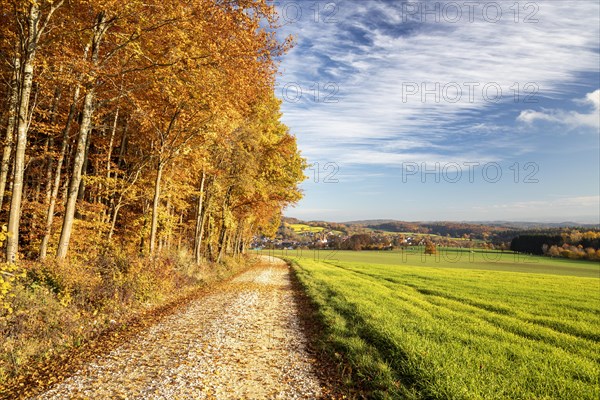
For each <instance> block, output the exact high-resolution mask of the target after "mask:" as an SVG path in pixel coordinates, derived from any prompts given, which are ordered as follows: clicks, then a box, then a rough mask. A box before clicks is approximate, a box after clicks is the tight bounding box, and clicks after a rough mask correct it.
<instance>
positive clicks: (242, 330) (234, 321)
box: [36, 259, 322, 399]
mask: <svg viewBox="0 0 600 400" xmlns="http://www.w3.org/2000/svg"><path fill="white" fill-rule="evenodd" d="M266 261H269V262H268V263H267V264H265V265H264V266H263V267H260V268H255V269H253V270H251V271H248V272H245V273H244V274H242V275H240V276H238V277H237V278H236V279H234V280H233V281H231V282H230V283H229V284H227V285H225V286H224V288H223V290H220V291H219V292H218V293H214V294H210V295H207V296H205V297H202V298H200V299H198V300H196V301H194V302H192V303H191V304H189V305H188V306H187V307H186V308H184V309H183V310H181V311H180V312H178V313H176V314H173V315H171V316H169V317H166V318H165V319H163V320H162V321H161V322H159V323H158V324H156V325H154V326H152V327H151V328H149V329H147V330H146V331H144V332H142V334H140V336H139V337H137V338H135V339H133V340H131V341H129V342H127V343H125V344H123V345H122V346H120V347H118V348H116V349H115V350H113V351H112V352H110V353H109V354H106V355H104V356H102V357H98V358H97V359H96V360H94V361H93V362H91V363H89V364H87V365H86V366H85V367H84V368H83V369H82V370H80V371H78V372H77V373H76V374H74V375H73V376H71V377H70V378H67V379H66V380H64V381H63V382H61V383H60V384H58V385H56V386H54V387H52V388H50V390H48V391H47V392H45V393H43V394H40V395H39V396H37V397H36V398H39V399H64V398H71V399H79V398H81V399H83V398H91V399H105V398H106V399H107V398H112V399H114V398H121V399H189V398H193V399H203V398H209V399H214V398H217V399H240V398H248V399H263V398H269V399H302V398H310V399H313V398H318V397H320V396H321V393H322V391H321V384H320V382H319V380H318V378H317V377H316V375H315V372H314V369H313V365H314V364H315V360H314V359H313V357H312V356H311V355H310V354H308V352H307V350H306V338H305V337H304V335H303V333H302V331H301V329H300V322H299V321H298V317H297V305H296V303H295V301H294V293H293V291H292V288H291V284H290V271H289V268H288V266H287V265H286V264H285V263H284V262H283V261H281V260H278V259H266Z"/></svg>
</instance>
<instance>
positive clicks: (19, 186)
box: [6, 1, 40, 263]
mask: <svg viewBox="0 0 600 400" xmlns="http://www.w3.org/2000/svg"><path fill="white" fill-rule="evenodd" d="M39 19H40V9H39V4H38V3H37V2H35V1H34V2H31V5H30V7H29V18H28V23H29V37H28V38H27V49H26V50H25V51H26V55H25V57H24V60H23V61H24V62H23V76H22V77H21V78H22V79H21V94H20V101H19V120H18V124H17V147H16V150H15V162H14V179H13V184H12V197H11V201H10V213H9V217H8V233H9V235H8V238H7V240H6V261H7V262H9V263H14V262H16V261H17V252H18V250H19V223H20V217H21V201H22V197H23V175H24V171H25V149H26V147H27V128H28V123H29V115H28V113H29V97H30V95H31V87H32V84H33V61H34V59H35V50H36V46H37V39H38V32H37V29H38V23H39Z"/></svg>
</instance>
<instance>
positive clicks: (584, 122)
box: [517, 89, 600, 129]
mask: <svg viewBox="0 0 600 400" xmlns="http://www.w3.org/2000/svg"><path fill="white" fill-rule="evenodd" d="M576 103H579V104H581V105H584V106H588V108H591V110H590V112H588V113H579V112H577V111H565V110H544V111H534V110H524V111H521V114H519V116H518V118H517V119H518V120H519V121H521V122H525V123H528V124H531V123H534V122H535V121H546V122H552V123H558V124H562V125H566V126H568V127H571V128H576V127H580V126H584V127H591V128H596V129H599V128H600V89H597V90H595V91H594V92H592V93H588V94H587V95H586V97H585V98H583V99H580V100H577V101H576Z"/></svg>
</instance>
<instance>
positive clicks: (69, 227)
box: [56, 12, 108, 260]
mask: <svg viewBox="0 0 600 400" xmlns="http://www.w3.org/2000/svg"><path fill="white" fill-rule="evenodd" d="M107 28H108V25H107V22H106V19H105V15H104V13H103V12H101V13H99V14H98V17H97V19H96V24H95V26H94V35H93V37H92V63H93V64H94V66H97V65H98V53H99V50H100V43H101V41H102V37H103V35H104V33H105V32H106V29H107ZM94 84H95V82H94V80H92V83H91V84H90V85H89V87H88V90H87V93H86V94H85V97H84V100H83V114H82V118H81V125H80V127H79V137H78V139H77V149H76V151H75V160H74V161H73V173H72V175H71V183H70V186H69V193H68V195H67V204H66V206H65V215H64V218H63V226H62V230H61V232H60V240H59V242H58V249H57V252H56V258H58V259H59V260H61V259H64V258H65V257H66V256H67V252H68V250H69V241H70V240H71V233H72V231H73V220H74V217H75V206H76V204H77V195H78V192H79V185H80V183H81V173H82V168H83V163H84V159H85V153H86V148H87V145H88V135H89V134H90V130H91V124H92V115H93V113H94V98H95V91H94Z"/></svg>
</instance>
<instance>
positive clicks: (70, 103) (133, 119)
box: [0, 0, 303, 262]
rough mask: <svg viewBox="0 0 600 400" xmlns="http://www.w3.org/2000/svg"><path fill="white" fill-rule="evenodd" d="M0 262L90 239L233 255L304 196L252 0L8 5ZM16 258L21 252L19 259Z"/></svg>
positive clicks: (266, 14)
mask: <svg viewBox="0 0 600 400" xmlns="http://www.w3.org/2000/svg"><path fill="white" fill-rule="evenodd" d="M1 9H2V10H3V11H2V14H1V15H0V17H1V18H2V22H1V26H2V30H1V32H0V33H1V36H0V37H1V42H0V46H1V47H0V57H1V62H2V64H1V70H0V73H1V82H2V86H1V87H0V90H1V96H2V120H1V121H2V125H1V127H2V131H3V132H2V134H3V136H4V141H3V153H2V173H1V176H0V202H2V204H3V211H2V212H3V214H2V216H3V217H2V218H3V220H4V221H5V223H6V224H7V231H8V235H7V238H6V242H7V244H6V258H7V261H9V262H15V261H16V260H17V258H18V257H24V258H28V259H42V260H43V259H45V258H47V257H56V258H58V259H64V258H66V257H68V256H69V254H71V253H72V252H78V251H82V250H85V251H86V252H87V251H89V250H90V247H91V246H97V245H98V244H100V243H118V244H119V245H120V246H126V247H127V248H130V249H131V251H134V250H135V251H137V252H140V253H143V254H147V255H155V254H157V252H160V251H161V250H162V249H165V248H171V247H172V246H175V245H177V246H184V245H185V246H187V247H189V248H190V249H193V252H194V255H195V257H196V259H197V261H198V262H199V261H200V260H201V259H202V258H204V257H206V258H209V259H211V260H216V259H219V258H220V257H222V255H223V254H224V253H232V252H237V251H240V250H241V249H243V248H244V245H245V244H246V243H247V242H248V240H249V239H250V238H251V236H252V234H253V233H254V232H257V231H258V230H260V229H273V227H276V226H277V217H278V215H279V213H280V210H281V208H282V206H284V205H286V204H289V203H290V202H293V201H295V200H297V199H298V198H299V193H298V191H297V189H296V184H297V183H298V182H299V181H301V180H302V172H301V171H302V167H303V161H302V159H301V158H300V157H299V154H298V152H297V149H296V145H295V139H294V137H293V136H291V135H290V134H289V132H288V131H287V128H286V127H285V126H284V125H282V124H281V123H280V122H279V104H278V100H276V99H275V97H274V96H273V84H274V76H275V73H276V67H277V58H278V57H279V56H280V55H282V54H283V53H284V52H285V51H286V49H287V48H288V47H289V45H290V43H289V41H284V42H283V43H282V42H278V41H277V40H276V38H275V32H274V29H275V27H276V23H277V21H276V15H275V14H274V10H273V9H272V8H271V7H270V6H268V5H266V4H265V2H263V1H255V0H249V1H246V0H243V1H219V2H214V1H193V2H182V1H150V2H147V1H144V2H141V1H134V2H126V3H124V2H116V1H100V2H98V1H93V2H92V1H60V0H59V1H34V2H29V1H4V2H3V4H2V7H1ZM18 255H19V256H18Z"/></svg>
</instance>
